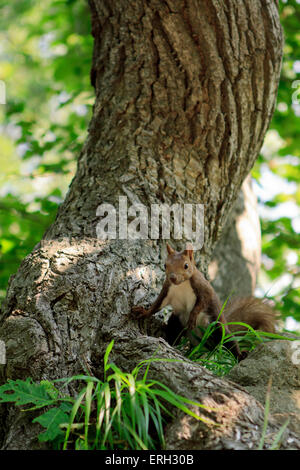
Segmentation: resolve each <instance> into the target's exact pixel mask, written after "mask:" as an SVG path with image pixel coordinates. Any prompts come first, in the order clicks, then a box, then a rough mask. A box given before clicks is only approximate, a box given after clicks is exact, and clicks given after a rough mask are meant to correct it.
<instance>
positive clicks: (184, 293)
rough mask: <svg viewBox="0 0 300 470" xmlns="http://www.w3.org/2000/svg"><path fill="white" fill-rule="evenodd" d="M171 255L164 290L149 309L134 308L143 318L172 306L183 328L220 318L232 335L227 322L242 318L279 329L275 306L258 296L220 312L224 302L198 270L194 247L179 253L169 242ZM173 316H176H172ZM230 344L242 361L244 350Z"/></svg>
mask: <svg viewBox="0 0 300 470" xmlns="http://www.w3.org/2000/svg"><path fill="white" fill-rule="evenodd" d="M167 250H168V257H167V260H166V263H165V269H166V279H165V282H164V284H163V287H162V290H161V292H160V294H159V296H158V297H157V299H156V300H155V302H154V303H153V305H151V307H149V308H148V309H146V308H144V307H141V306H136V307H133V308H132V312H133V313H134V314H137V315H139V317H149V316H151V315H153V314H154V313H155V312H158V311H159V310H160V309H162V308H163V307H166V306H167V305H171V306H172V308H173V316H175V317H177V318H178V319H179V321H180V324H181V326H182V327H184V328H187V330H193V329H195V328H196V327H197V326H203V327H207V326H208V325H209V323H212V322H213V321H216V320H218V321H219V322H220V323H222V324H223V327H224V328H225V333H226V334H230V330H229V326H227V324H226V323H227V321H230V322H231V321H234V322H237V321H240V322H244V323H247V324H249V325H250V326H252V328H254V329H260V330H263V331H268V332H272V333H273V332H274V331H275V327H274V325H275V314H274V312H273V310H272V308H271V307H269V306H268V305H266V304H265V303H263V302H262V301H261V300H259V299H255V298H254V297H247V298H244V299H235V300H233V301H232V302H231V303H229V304H228V305H226V307H225V309H224V312H222V313H221V314H220V311H221V307H222V306H221V302H220V300H219V297H218V295H217V294H216V292H215V291H214V289H213V287H212V286H211V285H210V283H209V282H208V281H207V280H206V279H205V277H204V276H203V274H202V273H201V272H200V271H199V270H198V269H197V267H196V265H195V261H194V253H193V249H192V248H188V249H186V250H184V251H182V252H176V251H175V250H173V248H172V247H171V246H170V245H169V244H167ZM171 318H172V317H171ZM230 329H231V331H234V330H236V329H237V330H241V329H242V328H241V326H238V325H236V326H235V328H234V326H233V327H231V325H230ZM222 330H223V329H222V327H221V326H220V327H219V328H216V330H215V332H214V337H213V338H212V339H213V341H214V343H216V344H218V343H219V342H220V341H221V338H222ZM226 347H228V349H230V350H231V352H232V353H233V354H234V355H235V356H236V358H237V359H238V360H241V359H243V358H244V357H245V356H246V354H245V353H244V352H241V351H240V349H239V346H238V344H237V342H236V341H235V340H230V341H228V342H226Z"/></svg>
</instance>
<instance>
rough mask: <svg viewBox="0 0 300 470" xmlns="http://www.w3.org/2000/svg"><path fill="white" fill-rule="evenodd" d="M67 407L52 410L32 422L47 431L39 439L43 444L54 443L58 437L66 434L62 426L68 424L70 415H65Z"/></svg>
mask: <svg viewBox="0 0 300 470" xmlns="http://www.w3.org/2000/svg"><path fill="white" fill-rule="evenodd" d="M64 410H65V407H59V408H51V409H50V410H48V411H46V413H44V414H42V415H41V416H38V417H37V418H35V419H34V420H33V421H32V422H33V423H39V424H41V425H42V426H43V427H44V428H46V431H45V432H43V433H41V434H39V436H38V438H39V441H41V442H47V441H54V439H56V438H57V437H58V436H61V437H63V435H64V433H63V431H62V430H61V429H60V425H61V424H63V423H68V421H69V415H68V414H66V413H65V411H64Z"/></svg>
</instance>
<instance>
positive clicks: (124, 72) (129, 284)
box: [0, 0, 299, 449]
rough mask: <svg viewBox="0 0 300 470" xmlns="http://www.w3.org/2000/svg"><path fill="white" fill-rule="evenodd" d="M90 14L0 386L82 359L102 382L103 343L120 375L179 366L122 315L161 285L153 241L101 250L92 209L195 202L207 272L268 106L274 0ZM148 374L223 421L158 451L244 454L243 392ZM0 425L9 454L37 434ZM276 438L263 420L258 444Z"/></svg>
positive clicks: (102, 0)
mask: <svg viewBox="0 0 300 470" xmlns="http://www.w3.org/2000/svg"><path fill="white" fill-rule="evenodd" d="M90 6H91V12H92V32H93V35H94V38H95V42H94V53H93V67H92V73H91V77H92V82H93V84H94V85H95V90H96V100H95V106H94V114H93V118H92V121H91V124H90V128H89V135H88V138H87V141H86V143H85V145H84V148H83V149H82V152H81V154H80V157H79V161H78V169H77V173H76V176H75V178H74V180H73V181H72V184H71V187H70V189H69V192H68V194H67V197H66V199H65V202H64V203H63V204H62V206H61V207H60V210H59V212H58V215H57V218H56V221H55V222H54V224H53V225H52V226H51V227H50V229H49V230H48V231H47V233H46V234H45V236H44V238H43V240H42V241H41V243H40V244H39V245H38V246H37V247H36V248H35V250H34V251H33V252H32V253H31V254H30V255H28V256H27V257H26V258H25V260H24V261H23V263H22V265H21V267H20V269H19V271H18V272H17V274H16V275H15V276H13V278H12V279H11V282H10V285H9V289H8V292H7V297H6V300H5V302H4V305H3V309H2V314H1V330H0V337H1V339H3V340H4V341H5V343H6V346H7V364H6V366H5V367H2V369H1V373H2V379H3V380H5V379H6V378H16V377H21V378H24V377H27V376H31V377H32V378H33V379H35V380H40V379H42V378H48V379H51V378H57V377H64V376H70V375H72V374H74V373H77V372H80V371H82V369H83V367H84V364H85V363H86V362H88V363H89V364H90V367H91V369H92V370H93V371H94V372H95V373H97V374H101V361H102V358H103V353H104V350H105V348H106V346H107V344H108V342H109V341H111V339H114V340H115V347H114V349H113V352H112V358H113V360H114V361H115V362H116V363H117V364H118V365H119V366H120V367H122V368H124V369H126V370H130V369H131V368H132V367H133V366H134V365H136V363H137V362H138V361H140V360H142V359H145V358H149V357H151V356H154V355H156V357H163V358H166V357H168V358H180V359H181V360H182V357H181V356H180V355H179V353H178V352H176V351H175V350H174V349H173V348H172V347H170V346H169V345H168V344H167V343H166V342H165V341H164V340H163V339H161V338H157V337H154V336H147V335H145V334H143V332H144V330H143V328H144V325H142V326H141V325H140V324H139V323H138V322H137V321H135V320H134V319H132V318H130V316H128V313H129V311H130V308H131V305H132V304H133V303H137V302H138V301H141V300H142V301H143V302H147V301H148V300H150V299H151V298H152V296H154V295H155V290H157V289H158V288H159V286H160V282H161V279H162V275H163V271H162V270H163V263H164V256H165V249H164V243H162V242H161V241H157V240H148V241H143V240H140V241H137V242H135V243H133V242H128V241H126V240H116V241H114V242H101V241H100V240H98V239H97V238H96V231H95V228H96V223H97V222H98V218H97V216H96V209H97V207H98V205H99V204H101V203H102V202H106V203H111V204H114V205H115V206H117V205H118V196H119V195H124V196H128V199H129V200H130V201H131V202H135V201H139V202H141V203H143V204H144V205H146V206H147V207H149V205H150V204H151V203H160V202H164V203H167V204H172V203H174V202H177V203H184V202H190V203H199V202H201V203H203V204H204V205H205V245H204V248H203V250H202V253H201V259H200V260H199V261H200V265H201V267H202V268H203V269H205V268H206V266H207V263H208V261H209V258H210V255H211V252H212V249H213V247H214V245H215V243H216V241H217V239H218V236H219V234H220V232H221V230H222V227H223V225H224V222H225V220H226V216H227V213H228V211H229V209H230V207H231V206H232V204H233V202H234V200H235V198H236V196H237V194H238V192H239V190H240V187H241V184H242V182H243V180H244V179H245V177H246V175H247V174H248V173H249V171H250V169H251V167H252V165H253V163H254V161H255V159H256V157H257V155H258V152H259V149H260V147H261V145H262V142H263V138H264V135H265V132H266V130H267V128H268V125H269V122H270V118H271V116H272V112H273V109H274V104H275V100H276V91H277V85H278V79H279V73H280V64H281V53H282V32H281V27H280V23H279V19H278V12H277V7H276V1H275V0H243V1H241V0H226V1H225V0H222V1H219V0H209V1H207V0H168V1H166V2H162V1H160V0H150V1H147V2H146V1H144V0H136V1H135V2H130V1H129V0H120V1H114V2H110V1H109V0H91V1H90ZM151 370H152V374H155V376H156V378H157V379H159V380H161V381H163V382H165V383H168V384H169V386H171V387H172V388H173V389H174V390H175V391H176V392H178V393H180V394H181V395H185V396H187V397H189V398H193V399H195V400H199V401H201V402H207V403H209V404H211V405H213V406H214V407H215V408H216V409H217V410H219V411H216V412H214V413H213V414H212V415H211V417H212V419H213V420H215V421H216V422H219V423H222V425H223V426H221V427H220V426H218V427H214V426H211V427H209V426H206V425H204V424H203V423H202V424H197V423H196V424H194V423H193V425H192V427H191V426H190V423H189V421H188V420H186V422H185V427H184V430H185V433H183V434H182V435H181V438H180V436H178V434H176V432H175V431H174V428H172V426H171V427H170V428H169V431H168V432H169V434H167V441H168V442H169V444H168V445H169V447H170V448H173V447H176V445H178V443H179V442H181V443H182V442H183V441H184V446H185V448H188V447H189V446H191V448H198V449H204V448H205V449H213V448H228V447H233V448H244V449H246V448H250V447H251V446H256V444H257V442H258V439H259V433H258V432H256V431H257V429H260V426H261V425H262V422H263V409H262V406H261V405H260V404H259V403H258V402H257V401H256V400H255V399H254V398H253V397H251V396H250V395H248V394H247V393H245V392H244V391H243V390H242V389H241V388H239V387H238V386H236V385H234V384H232V383H229V382H226V381H224V380H221V379H219V378H216V377H214V376H213V375H212V374H211V373H209V372H208V371H207V370H205V369H203V368H201V367H200V366H198V365H196V364H193V363H191V362H189V361H186V362H185V363H184V364H182V363H180V364H178V363H170V364H167V365H166V363H163V364H161V363H158V362H156V363H155V364H154V365H153V367H152V369H151ZM182 419H185V418H182V416H181V415H179V416H178V418H177V422H179V421H181V420H182ZM178 420H179V421H178ZM175 421H176V420H175ZM175 424H176V423H175ZM2 429H3V432H2V441H3V447H4V448H6V449H9V448H17V449H20V448H27V449H28V448H35V447H36V445H37V444H36V439H35V437H36V433H37V428H36V427H35V426H32V425H31V426H30V425H29V424H28V419H27V417H26V416H24V414H23V415H21V414H20V413H19V412H18V410H16V409H14V408H13V407H11V408H8V410H6V411H3V413H2ZM191 429H193V432H191ZM278 429H279V425H278V423H277V422H276V421H272V420H271V421H270V423H269V428H268V433H273V432H275V431H276V430H278ZM252 431H253V433H252V434H251V432H252ZM254 431H255V432H254ZM249 436H250V438H249ZM180 439H181V441H180ZM289 439H290V440H289ZM293 439H294V438H293V436H292V434H291V432H290V431H289V430H287V432H286V434H285V438H284V440H283V447H284V448H287V447H289V446H291V445H294V446H297V445H298V446H299V442H298V443H296V441H295V440H293ZM291 440H292V441H291ZM291 442H292V444H291ZM182 445H183V444H182ZM266 445H267V444H266Z"/></svg>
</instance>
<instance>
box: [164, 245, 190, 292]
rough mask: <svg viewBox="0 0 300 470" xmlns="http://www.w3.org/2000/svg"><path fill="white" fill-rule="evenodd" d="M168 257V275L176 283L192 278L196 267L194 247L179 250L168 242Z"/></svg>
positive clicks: (166, 266) (166, 265)
mask: <svg viewBox="0 0 300 470" xmlns="http://www.w3.org/2000/svg"><path fill="white" fill-rule="evenodd" d="M167 250H168V257H167V259H166V264H165V268H166V276H167V278H168V279H169V281H170V282H171V283H173V284H175V285H178V284H181V283H182V282H184V281H187V280H188V279H190V278H191V277H192V275H193V272H194V269H196V267H195V261H194V252H193V248H192V247H188V248H187V249H185V250H184V251H181V252H177V251H175V250H173V248H172V247H171V246H170V245H169V244H168V243H167Z"/></svg>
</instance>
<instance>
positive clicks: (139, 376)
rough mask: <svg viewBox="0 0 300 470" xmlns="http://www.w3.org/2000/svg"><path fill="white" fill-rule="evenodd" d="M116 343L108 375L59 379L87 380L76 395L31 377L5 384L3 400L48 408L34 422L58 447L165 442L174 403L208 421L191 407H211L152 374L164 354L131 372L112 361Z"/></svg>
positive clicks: (148, 446) (0, 390)
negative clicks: (150, 374) (163, 382)
mask: <svg viewBox="0 0 300 470" xmlns="http://www.w3.org/2000/svg"><path fill="white" fill-rule="evenodd" d="M112 348H113V342H111V343H110V344H109V346H108V347H107V350H106V353H105V356H104V381H101V380H100V379H98V378H96V377H92V376H85V375H78V376H74V377H71V378H68V379H58V380H56V381H54V383H56V384H57V383H60V384H63V386H64V387H66V386H67V385H69V384H70V383H71V382H73V383H74V382H75V383H76V382H78V383H80V384H81V383H82V382H83V383H85V386H84V387H83V388H82V389H81V391H80V392H79V393H78V395H77V396H76V397H75V398H73V397H70V396H68V395H64V394H63V393H62V392H61V391H60V390H59V389H58V388H56V387H55V386H54V383H52V382H48V381H41V382H40V383H39V384H36V383H34V382H33V381H32V380H31V379H30V378H28V379H27V380H26V381H22V380H15V381H14V380H8V382H7V383H6V384H4V385H2V386H1V387H0V403H8V402H10V403H15V404H16V405H17V406H23V405H33V406H31V407H30V408H29V409H30V410H37V409H40V408H47V409H46V411H45V412H44V413H43V414H41V415H39V416H37V417H36V418H34V420H33V422H37V423H39V424H40V425H41V426H42V427H44V428H45V431H44V432H42V433H41V434H39V440H40V441H41V442H51V443H52V445H53V446H54V447H55V448H57V449H68V448H75V449H86V450H87V449H102V450H104V449H135V450H138V449H143V450H148V449H156V448H158V447H159V448H163V447H164V422H165V418H166V417H167V416H172V412H171V409H172V408H174V407H175V408H178V409H180V410H181V411H183V412H185V413H186V414H188V415H190V416H193V417H194V418H195V419H197V420H202V421H208V420H205V419H204V418H202V417H200V416H198V415H197V414H196V413H195V412H193V411H192V410H191V409H190V408H189V406H190V405H193V406H194V407H197V408H204V409H207V407H205V406H204V405H201V404H200V403H197V402H195V401H193V400H189V399H188V398H184V397H181V396H180V395H177V394H176V393H174V392H173V391H172V390H171V389H170V388H169V387H167V386H165V385H164V384H162V383H160V382H158V381H157V380H153V379H148V372H149V368H150V366H151V363H152V362H153V361H162V360H163V359H150V360H147V361H142V362H141V363H140V364H138V365H137V366H136V367H135V368H134V370H133V371H132V372H131V373H124V372H122V371H121V370H120V369H119V368H118V367H117V366H116V365H115V364H113V363H109V362H108V359H109V354H110V352H111V350H112ZM27 410H28V408H27Z"/></svg>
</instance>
